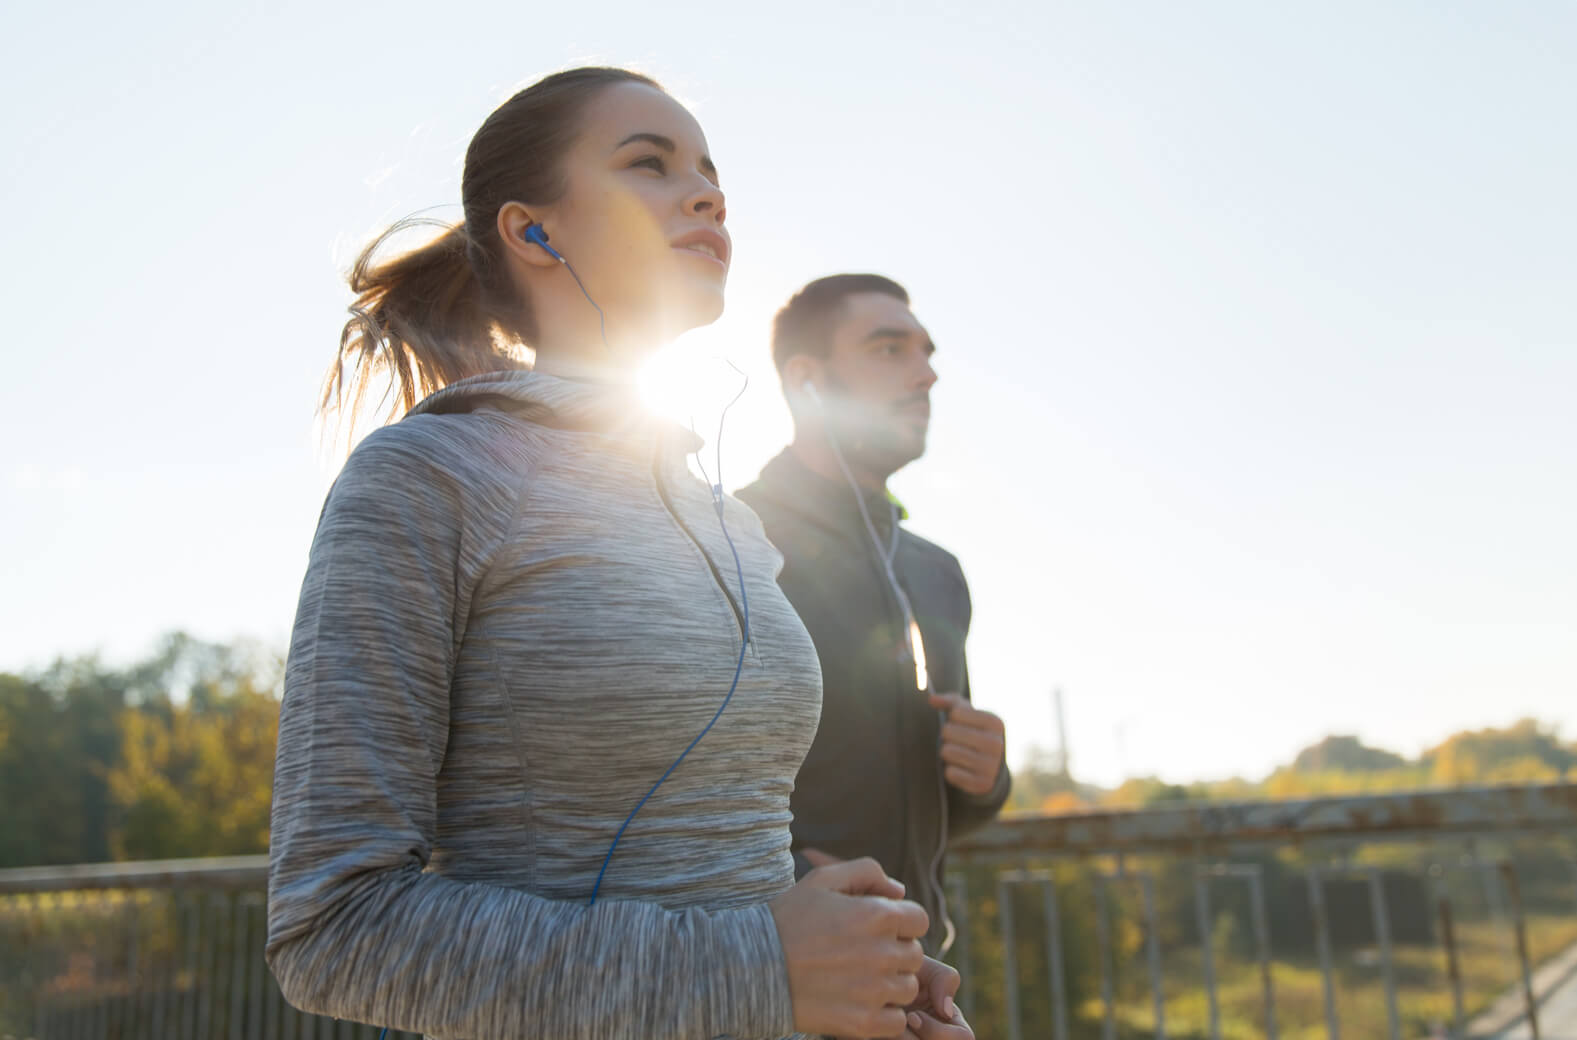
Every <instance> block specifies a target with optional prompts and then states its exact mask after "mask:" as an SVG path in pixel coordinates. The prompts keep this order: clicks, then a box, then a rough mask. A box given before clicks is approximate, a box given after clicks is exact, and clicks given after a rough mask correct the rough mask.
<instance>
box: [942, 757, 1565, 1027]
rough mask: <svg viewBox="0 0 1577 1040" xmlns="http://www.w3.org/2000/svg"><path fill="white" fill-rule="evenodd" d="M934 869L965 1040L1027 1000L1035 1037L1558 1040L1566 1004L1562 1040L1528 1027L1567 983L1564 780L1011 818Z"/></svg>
mask: <svg viewBox="0 0 1577 1040" xmlns="http://www.w3.org/2000/svg"><path fill="white" fill-rule="evenodd" d="M952 867H953V869H952V876H951V879H950V881H951V885H952V891H953V899H952V902H953V904H954V905H956V906H960V907H963V908H964V910H963V914H964V915H969V916H968V918H967V919H966V920H964V921H962V922H959V921H957V920H955V924H957V925H958V926H959V929H960V942H959V943H958V946H957V947H956V949H955V956H956V963H957V964H958V967H959V969H960V971H961V972H962V973H963V974H964V976H965V990H964V992H963V999H962V1000H961V1003H962V1004H963V1005H964V1007H965V1010H966V1012H967V1013H969V1014H970V1016H971V1020H972V1021H973V1022H974V1024H975V1025H976V1029H977V1032H981V1026H982V1023H986V1024H987V1025H988V1029H989V1031H988V1032H983V1033H982V1035H990V1036H993V1037H997V1036H1000V1037H1002V1038H1005V1040H1021V1037H1023V1036H1024V1035H1026V1031H1025V1017H1026V1009H1025V1007H1024V1004H1025V1000H1026V998H1028V997H1035V998H1036V999H1037V1000H1038V1002H1039V1004H1040V1007H1039V1014H1038V1016H1037V1018H1036V1021H1035V1022H1033V1023H1032V1026H1033V1028H1032V1029H1031V1033H1032V1034H1034V1035H1044V1036H1049V1037H1051V1038H1053V1040H1076V1038H1082V1037H1090V1038H1094V1037H1100V1038H1102V1040H1114V1038H1117V1037H1119V1036H1121V1037H1146V1038H1150V1037H1154V1038H1157V1040H1160V1038H1165V1037H1167V1036H1173V1037H1182V1036H1187V1037H1208V1038H1210V1040H1223V1038H1224V1037H1250V1036H1252V1037H1266V1038H1268V1040H1279V1037H1280V1036H1282V1035H1284V1034H1286V1033H1288V1032H1289V1030H1291V1031H1294V1032H1296V1033H1297V1035H1313V1032H1314V1031H1316V1030H1317V1031H1318V1032H1321V1033H1323V1034H1324V1035H1325V1036H1326V1037H1328V1038H1330V1040H1340V1038H1341V1037H1344V1036H1347V1037H1358V1038H1361V1040H1369V1038H1371V1037H1385V1038H1388V1040H1403V1038H1404V1037H1405V1038H1407V1040H1414V1038H1418V1037H1451V1038H1466V1037H1502V1036H1504V1037H1507V1038H1510V1037H1513V1036H1516V1037H1523V1036H1526V1037H1533V1038H1541V1037H1542V1040H1554V1038H1557V1037H1559V1038H1562V1040H1565V1038H1573V1040H1577V999H1574V1000H1571V1001H1570V1002H1569V1003H1570V1004H1571V1005H1572V1006H1571V1007H1570V1008H1566V1009H1564V1016H1565V1017H1564V1018H1563V1021H1562V1022H1561V1023H1560V1026H1561V1028H1560V1031H1558V1032H1551V1031H1550V1030H1549V1029H1548V1028H1545V1029H1543V1030H1541V1023H1540V1020H1539V1012H1540V1007H1541V1005H1542V1004H1543V1002H1544V1001H1545V1000H1546V998H1548V997H1549V996H1550V995H1551V994H1552V993H1553V992H1555V991H1557V990H1560V989H1562V988H1563V987H1568V988H1577V785H1573V784H1554V785H1542V786H1526V787H1495V788H1472V789H1456V790H1442V791H1422V792H1407V793H1402V794H1382V795H1364V796H1355V797H1334V798H1318V799H1310V800H1306V801H1296V802H1249V803H1238V804H1225V805H1223V804H1217V805H1187V804H1179V805H1176V806H1168V807H1157V808H1149V809H1145V810H1138V811H1124V812H1092V813H1083V814H1073V815H1063V816H1035V817H1021V818H1016V819H1015V818H1010V819H1006V820H1002V821H999V822H997V823H996V824H994V825H992V826H991V827H989V828H987V829H986V830H984V831H982V832H980V833H978V834H976V835H972V836H970V837H969V838H968V839H966V840H965V841H963V842H960V843H959V844H958V846H957V847H956V850H955V854H954V857H953V863H952ZM1218 893H1225V894H1227V895H1229V896H1231V898H1230V900H1220V901H1218V900H1217V899H1216V895H1217V894H1218ZM1026 896H1029V897H1031V899H1032V900H1033V901H1034V902H1036V903H1038V905H1037V906H1035V907H1034V908H1033V909H1029V908H1026V906H1025V902H1026V899H1025V897H1026ZM1035 897H1038V898H1035ZM1336 897H1340V898H1339V899H1337V900H1336V904H1335V905H1333V899H1335V898H1336ZM1070 908H1071V911H1072V916H1074V917H1078V918H1081V919H1082V934H1081V935H1080V936H1078V937H1076V939H1075V940H1072V941H1070V939H1069V938H1068V936H1067V934H1066V933H1067V932H1068V930H1069V918H1070ZM987 911H989V913H987ZM960 916H963V915H960V914H956V913H955V919H956V918H957V917H960ZM1223 920H1225V921H1226V922H1227V923H1231V924H1235V925H1237V928H1236V931H1235V941H1232V942H1229V943H1225V944H1223V943H1221V942H1219V941H1218V940H1219V938H1220V933H1221V928H1220V925H1221V924H1222V922H1223ZM1120 923H1125V924H1127V925H1129V926H1130V927H1129V930H1128V935H1127V937H1126V940H1127V941H1126V942H1125V941H1124V939H1123V937H1122V936H1121V935H1119V927H1118V926H1119V924H1120ZM1399 931H1400V934H1398V933H1399ZM1535 940H1537V941H1535ZM982 947H986V948H987V949H988V951H989V953H990V954H991V955H990V956H984V957H983V956H982V955H981V950H982ZM1223 947H1226V948H1225V949H1224V948H1223ZM1467 954H1472V956H1471V957H1469V956H1467ZM1223 959H1225V960H1229V961H1233V962H1235V963H1233V964H1230V965H1227V967H1230V968H1232V969H1233V970H1232V971H1231V975H1232V979H1231V982H1232V989H1233V993H1234V997H1235V1005H1236V1009H1235V1010H1236V1015H1235V1020H1234V1021H1232V1022H1231V1023H1229V1022H1228V1021H1227V1020H1226V1016H1225V1013H1224V1008H1223V1001H1222V991H1223V988H1224V983H1223V977H1222V976H1223V967H1224V966H1223V964H1222V963H1220V962H1221V961H1222V960H1223ZM1027 960H1033V961H1035V962H1037V963H1035V964H1034V965H1033V966H1032V970H1030V971H1025V970H1024V969H1025V967H1026V966H1025V963H1024V962H1025V961H1027ZM1541 965H1542V970H1540V969H1541ZM1469 968H1472V969H1473V970H1472V971H1469V970H1468V969H1469ZM1120 969H1126V972H1125V973H1124V972H1123V971H1121V970H1120ZM1123 974H1126V976H1127V978H1126V979H1123V978H1121V976H1122V975H1123ZM1081 978H1082V983H1083V985H1082V989H1083V990H1084V992H1083V993H1082V994H1080V993H1076V992H1074V991H1075V990H1078V989H1080V988H1081V987H1080V986H1079V985H1078V984H1077V983H1078V982H1079V981H1080V980H1081ZM1315 978H1317V979H1318V983H1317V985H1315V984H1314V983H1313V980H1314V979H1315ZM981 981H997V982H998V986H999V988H998V991H997V992H995V993H993V992H982V991H981V988H980V985H979V983H980V982H981ZM1124 982H1126V983H1127V984H1126V985H1123V983H1124ZM1294 996H1296V997H1297V999H1295V1000H1294V999H1289V998H1291V997H1294ZM1173 1004H1178V1005H1183V1006H1185V1009H1186V1010H1187V1011H1188V1013H1189V1014H1188V1016H1187V1019H1186V1020H1183V1021H1179V1020H1177V1019H1180V1018H1182V1016H1176V1017H1175V1018H1174V1015H1173V1014H1172V1013H1171V1007H1170V1005H1173ZM1344 1005H1346V1007H1345V1008H1344ZM1344 1011H1345V1014H1344Z"/></svg>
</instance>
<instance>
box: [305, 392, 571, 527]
mask: <svg viewBox="0 0 1577 1040" xmlns="http://www.w3.org/2000/svg"><path fill="white" fill-rule="evenodd" d="M531 441H532V438H531V437H530V436H529V435H528V434H527V433H526V431H524V430H523V429H522V428H521V424H519V423H515V422H511V421H510V420H509V418H508V417H507V416H505V415H502V414H501V413H498V412H485V411H479V412H464V413H446V414H421V415H412V416H408V417H406V418H405V419H402V420H400V421H399V422H396V423H391V424H389V425H387V426H384V427H381V428H379V429H377V430H374V431H373V432H371V433H369V434H368V435H367V436H366V437H365V438H364V439H363V440H362V441H361V443H360V444H358V445H357V446H356V448H355V450H354V451H352V452H351V453H350V457H349V458H348V459H346V460H345V466H344V468H343V469H342V470H341V471H340V474H339V476H338V478H337V479H336V480H335V486H334V492H333V493H332V495H331V498H332V497H334V496H339V495H348V496H352V497H355V498H357V499H359V500H362V501H363V502H364V503H367V504H370V505H373V506H376V505H377V504H378V503H384V504H387V505H389V506H394V505H397V504H398V505H401V506H409V505H412V504H420V503H423V502H425V503H427V504H428V505H431V506H436V507H439V508H446V509H447V508H453V507H456V506H461V505H464V506H466V507H474V506H478V505H482V504H485V503H489V502H491V503H493V504H496V505H497V506H499V507H502V508H507V506H508V504H509V503H510V502H512V501H513V500H514V499H515V498H516V497H518V495H519V494H520V493H521V491H522V489H523V487H524V484H525V482H526V480H527V479H528V477H529V473H530V470H531V468H532V460H533V456H534V455H539V454H540V451H534V450H533V448H534V445H533V444H532V443H531Z"/></svg>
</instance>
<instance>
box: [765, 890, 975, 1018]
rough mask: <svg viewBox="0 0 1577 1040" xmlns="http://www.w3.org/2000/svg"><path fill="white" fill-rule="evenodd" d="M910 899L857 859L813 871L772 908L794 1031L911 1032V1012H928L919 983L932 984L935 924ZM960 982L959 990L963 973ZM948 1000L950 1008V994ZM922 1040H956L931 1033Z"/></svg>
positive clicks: (773, 902)
mask: <svg viewBox="0 0 1577 1040" xmlns="http://www.w3.org/2000/svg"><path fill="white" fill-rule="evenodd" d="M903 893H904V889H903V885H901V884H899V883H898V882H897V881H894V880H893V879H892V878H890V877H888V876H887V875H886V874H885V873H883V871H882V868H881V865H880V864H878V863H877V862H876V861H875V860H873V859H855V860H849V861H848V862H846V863H838V864H835V865H833V866H827V867H818V868H817V869H815V870H812V871H811V872H810V873H809V874H806V875H805V877H804V878H803V879H801V880H800V882H799V883H798V884H796V885H795V886H794V887H793V888H791V889H789V890H788V891H787V892H785V893H783V894H782V895H781V896H779V897H778V898H776V899H774V900H773V901H772V903H771V910H772V917H773V920H774V921H775V922H776V923H777V927H778V938H779V941H780V942H781V943H782V945H783V955H784V959H785V960H786V961H787V962H788V976H789V993H790V995H791V996H792V998H793V1000H794V1028H795V1029H797V1030H799V1031H800V1032H803V1033H813V1034H824V1035H829V1036H860V1037H899V1036H903V1035H904V1033H905V1030H906V1029H907V1028H908V1014H907V1009H908V1008H909V1006H910V1005H912V1004H915V1003H916V1002H917V1001H924V1002H926V1003H927V1006H928V1005H929V1001H930V999H931V998H930V996H929V991H927V992H926V993H925V994H924V995H922V988H921V984H920V978H921V975H922V973H925V974H926V977H927V979H928V980H930V979H933V978H934V977H935V969H933V968H931V967H930V966H929V965H928V963H927V961H926V958H925V953H924V951H923V950H922V949H921V947H920V937H921V936H923V935H925V933H926V929H927V928H929V927H930V919H929V918H928V917H927V916H926V912H925V910H924V909H923V908H921V907H920V906H918V905H917V904H915V903H910V902H906V901H904V900H903ZM930 963H931V964H935V963H936V962H930ZM938 967H943V968H945V965H938ZM946 970H947V971H952V969H950V968H947V969H946ZM953 978H954V980H955V983H954V986H953V988H954V989H955V990H956V989H957V985H956V979H957V973H956V972H953ZM944 988H945V987H944ZM946 999H947V1001H948V1002H949V1003H950V1002H951V999H952V997H951V994H950V993H949V994H947V995H946ZM922 1025H924V1023H922ZM939 1025H940V1023H939ZM927 1028H928V1029H929V1027H927ZM965 1028H967V1027H965ZM967 1035H968V1034H960V1036H961V1037H962V1036H967ZM923 1040H955V1037H954V1035H953V1034H945V1033H936V1032H933V1031H928V1032H927V1033H926V1034H924V1038H923Z"/></svg>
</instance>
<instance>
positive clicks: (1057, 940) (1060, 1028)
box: [1040, 870, 1068, 1040]
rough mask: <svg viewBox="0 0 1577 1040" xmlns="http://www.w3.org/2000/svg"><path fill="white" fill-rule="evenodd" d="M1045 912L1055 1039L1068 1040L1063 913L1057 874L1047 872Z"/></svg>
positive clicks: (1053, 1038)
mask: <svg viewBox="0 0 1577 1040" xmlns="http://www.w3.org/2000/svg"><path fill="white" fill-rule="evenodd" d="M1040 883H1041V890H1042V904H1041V906H1042V910H1043V912H1044V913H1045V915H1046V959H1047V961H1048V962H1049V971H1050V973H1051V980H1050V981H1051V1029H1052V1040H1068V990H1067V983H1066V981H1065V980H1064V978H1063V967H1062V914H1061V911H1060V908H1059V907H1058V905H1057V875H1056V873H1055V872H1054V871H1050V870H1048V871H1046V872H1045V873H1044V874H1043V875H1041V878H1040Z"/></svg>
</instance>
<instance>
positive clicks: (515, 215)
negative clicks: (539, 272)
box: [498, 202, 559, 267]
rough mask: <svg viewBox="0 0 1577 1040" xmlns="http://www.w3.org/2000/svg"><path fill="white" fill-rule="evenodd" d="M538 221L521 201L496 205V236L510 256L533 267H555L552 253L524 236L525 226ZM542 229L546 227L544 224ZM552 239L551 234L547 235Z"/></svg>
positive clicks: (555, 260) (555, 261) (556, 264)
mask: <svg viewBox="0 0 1577 1040" xmlns="http://www.w3.org/2000/svg"><path fill="white" fill-rule="evenodd" d="M536 223H539V221H538V220H537V219H536V218H535V217H534V216H533V215H532V213H531V211H530V210H529V209H527V208H526V207H525V205H524V204H523V203H519V202H506V203H504V204H503V205H502V206H500V207H498V237H499V238H500V239H501V240H502V241H503V243H504V248H505V249H506V250H507V251H508V252H509V255H510V256H514V257H518V258H519V259H521V260H524V261H525V262H526V263H528V264H530V265H531V266H533V267H557V266H558V264H559V262H558V260H557V259H555V258H554V256H553V254H551V253H549V252H548V251H547V250H546V249H543V248H542V246H540V245H539V244H537V243H536V242H533V241H531V240H530V239H528V238H527V237H526V228H528V227H530V226H531V225H532V224H536ZM543 230H544V231H546V230H547V228H546V227H545V226H544V228H543ZM548 238H549V240H550V241H551V240H552V235H549V236H548Z"/></svg>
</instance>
